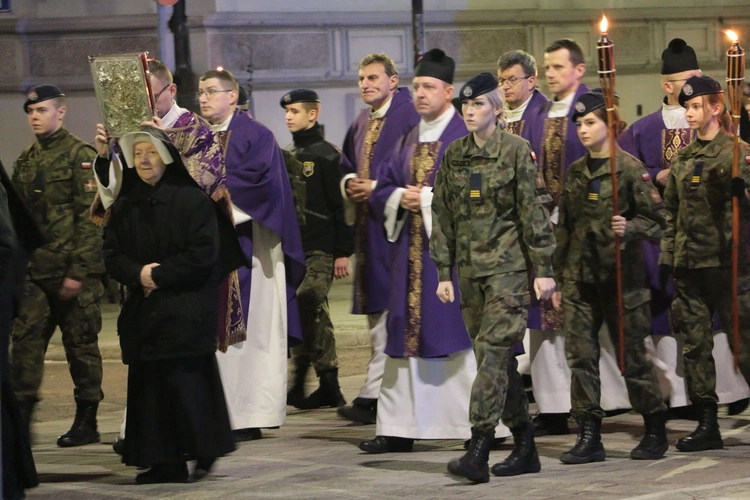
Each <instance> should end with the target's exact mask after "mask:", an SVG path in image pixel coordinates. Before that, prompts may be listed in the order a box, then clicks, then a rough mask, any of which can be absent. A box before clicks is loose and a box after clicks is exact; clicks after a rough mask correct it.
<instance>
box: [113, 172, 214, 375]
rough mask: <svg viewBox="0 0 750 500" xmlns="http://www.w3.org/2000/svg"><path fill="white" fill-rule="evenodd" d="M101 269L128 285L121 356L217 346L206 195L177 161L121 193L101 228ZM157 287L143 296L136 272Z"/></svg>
mask: <svg viewBox="0 0 750 500" xmlns="http://www.w3.org/2000/svg"><path fill="white" fill-rule="evenodd" d="M104 236H105V241H104V259H105V264H106V267H107V271H108V272H109V273H110V275H111V276H112V277H113V278H115V279H116V280H117V281H119V282H120V283H122V284H123V285H125V286H126V287H127V288H128V294H127V295H128V296H127V298H126V301H125V304H124V305H123V308H122V311H121V312H120V317H119V319H118V321H117V330H118V333H119V335H120V347H121V348H122V357H123V362H124V363H126V364H130V363H137V362H140V361H152V360H157V359H167V358H178V357H189V356H196V355H200V354H206V353H211V352H214V351H215V350H216V325H217V318H216V309H217V301H218V293H217V287H218V283H219V268H218V256H219V230H218V225H217V220H216V213H215V210H214V206H213V202H212V201H211V200H210V199H209V198H208V196H207V195H206V194H205V193H204V192H203V191H202V190H201V189H200V188H198V186H197V185H196V184H195V183H194V182H193V181H192V179H190V177H189V176H188V175H187V173H186V172H185V171H184V170H183V167H182V165H179V164H177V163H175V164H172V165H169V166H167V169H166V171H165V173H164V176H163V177H162V178H161V180H160V181H159V182H158V183H157V184H156V185H155V186H149V185H148V184H146V183H144V182H141V181H140V180H139V181H138V182H137V183H136V185H135V186H134V187H133V188H132V189H130V190H129V191H128V192H127V193H124V194H122V193H121V194H120V196H119V198H118V199H117V202H116V203H115V204H114V206H113V208H112V214H111V219H110V221H109V224H108V225H107V227H106V229H105V235H104ZM152 262H157V263H159V266H158V267H155V268H154V269H153V271H152V278H153V280H154V283H156V285H157V286H158V287H159V288H158V289H156V290H155V291H153V292H152V293H151V294H150V295H149V296H148V297H145V295H144V290H143V288H142V287H141V281H140V273H141V269H142V268H143V266H144V265H146V264H149V263H152Z"/></svg>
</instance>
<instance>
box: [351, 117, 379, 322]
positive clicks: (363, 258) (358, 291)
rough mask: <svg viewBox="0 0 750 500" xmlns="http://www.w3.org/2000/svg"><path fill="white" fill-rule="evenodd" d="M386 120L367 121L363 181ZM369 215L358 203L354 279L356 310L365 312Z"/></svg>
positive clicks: (360, 168) (363, 147)
mask: <svg viewBox="0 0 750 500" xmlns="http://www.w3.org/2000/svg"><path fill="white" fill-rule="evenodd" d="M384 123H385V118H370V119H369V120H368V121H367V132H366V133H365V141H364V144H363V145H362V162H361V164H360V165H358V167H359V171H358V172H357V177H359V178H361V179H369V178H370V163H371V162H372V156H373V154H374V153H375V144H377V142H378V138H379V137H380V132H381V131H382V130H383V124H384ZM368 214H369V204H368V203H367V202H365V203H357V206H356V221H355V224H354V242H355V245H354V255H355V256H356V259H357V261H356V265H357V268H356V272H355V274H354V278H355V280H356V284H355V287H354V308H355V310H358V311H363V310H364V309H365V308H366V307H367V230H368V228H367V219H368Z"/></svg>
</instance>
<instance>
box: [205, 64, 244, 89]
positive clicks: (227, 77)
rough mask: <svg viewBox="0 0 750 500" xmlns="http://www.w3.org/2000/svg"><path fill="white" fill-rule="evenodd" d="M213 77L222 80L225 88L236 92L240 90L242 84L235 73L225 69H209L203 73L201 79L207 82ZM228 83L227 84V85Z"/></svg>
mask: <svg viewBox="0 0 750 500" xmlns="http://www.w3.org/2000/svg"><path fill="white" fill-rule="evenodd" d="M211 78H216V79H217V80H219V81H220V82H222V85H221V86H222V88H224V90H234V91H235V92H238V93H239V91H240V84H239V83H237V79H236V78H235V77H234V75H233V74H232V73H231V72H229V71H227V70H225V69H209V70H208V71H206V72H205V73H203V74H202V75H201V78H200V81H202V82H205V81H206V80H210V79H211ZM225 84H226V85H225Z"/></svg>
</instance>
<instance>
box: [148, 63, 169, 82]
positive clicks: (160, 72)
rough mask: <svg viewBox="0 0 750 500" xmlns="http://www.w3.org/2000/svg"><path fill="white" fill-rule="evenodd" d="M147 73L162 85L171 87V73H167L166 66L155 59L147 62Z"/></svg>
mask: <svg viewBox="0 0 750 500" xmlns="http://www.w3.org/2000/svg"><path fill="white" fill-rule="evenodd" d="M148 72H149V73H151V74H152V75H154V77H155V78H156V79H158V80H159V81H160V82H162V83H166V84H167V85H172V84H173V83H174V79H173V78H172V72H171V71H169V68H167V65H166V64H164V63H163V62H161V61H159V60H157V59H151V60H150V61H149V62H148Z"/></svg>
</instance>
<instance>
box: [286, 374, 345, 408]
mask: <svg viewBox="0 0 750 500" xmlns="http://www.w3.org/2000/svg"><path fill="white" fill-rule="evenodd" d="M319 376H320V387H318V388H317V389H315V390H314V391H313V393H312V394H310V395H309V396H308V397H307V398H305V399H304V400H303V401H301V402H300V404H299V405H295V406H296V407H297V408H301V409H303V410H314V409H316V408H329V407H330V408H338V407H339V406H344V405H345V404H346V399H344V395H343V394H341V388H340V387H339V369H338V368H331V369H330V370H324V371H322V372H320V375H319Z"/></svg>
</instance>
